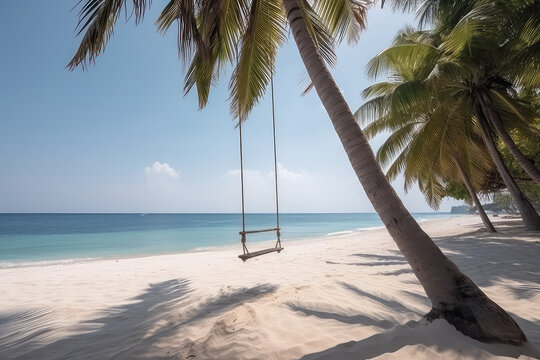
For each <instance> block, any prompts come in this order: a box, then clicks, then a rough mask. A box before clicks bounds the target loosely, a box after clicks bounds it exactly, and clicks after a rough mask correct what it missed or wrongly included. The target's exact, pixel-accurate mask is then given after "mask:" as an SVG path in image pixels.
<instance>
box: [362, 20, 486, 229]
mask: <svg viewBox="0 0 540 360" xmlns="http://www.w3.org/2000/svg"><path fill="white" fill-rule="evenodd" d="M411 31H412V30H411V29H410V28H407V29H406V30H405V31H403V32H402V33H400V34H398V36H397V37H396V41H395V46H398V45H399V44H402V43H408V42H409V40H408V37H411V36H412V37H414V35H415V34H414V33H412V34H411ZM387 62H388V65H389V66H391V67H392V68H393V72H392V74H391V76H390V78H391V79H392V81H387V82H380V83H377V84H374V85H372V86H370V87H368V88H367V89H365V90H364V96H365V97H367V98H369V100H368V101H367V102H366V103H365V104H364V105H363V106H361V107H360V109H358V111H357V112H356V114H355V116H356V117H357V118H358V119H359V120H360V121H361V122H363V123H368V124H369V125H368V126H367V127H366V128H365V129H364V132H365V134H366V135H367V136H368V138H371V137H374V136H375V135H377V134H379V133H382V132H385V131H390V132H391V135H390V136H389V137H388V138H387V139H386V141H385V142H384V144H383V145H382V146H381V147H380V148H379V149H378V151H377V160H378V161H379V163H381V165H382V166H386V165H389V164H390V163H391V165H390V167H389V168H388V171H387V174H386V177H387V178H388V179H389V180H393V179H395V178H396V176H397V175H398V174H400V173H401V172H403V174H404V175H405V191H407V190H408V189H409V188H410V186H411V185H412V184H413V183H415V182H417V183H418V186H419V188H420V190H421V191H422V192H423V193H424V196H425V198H426V201H427V202H428V203H429V205H430V206H431V207H433V208H434V209H436V210H437V209H438V208H439V205H440V202H441V200H442V199H443V198H444V197H445V196H446V192H445V190H446V188H445V184H446V183H447V182H449V181H456V182H459V181H462V182H463V184H465V187H466V188H467V190H468V192H469V196H470V198H471V200H472V202H473V203H474V205H476V208H477V209H478V213H479V215H480V217H481V219H482V221H483V223H484V226H485V227H486V229H487V230H488V231H489V232H496V230H495V227H494V226H493V224H492V223H491V221H490V220H489V218H488V216H487V214H486V213H485V211H484V209H483V207H482V205H481V203H480V200H479V199H478V196H477V195H476V191H475V189H474V188H475V185H473V183H475V184H476V186H477V187H478V186H479V184H483V183H484V180H485V177H486V176H487V175H489V174H490V172H491V171H492V169H493V162H492V161H490V159H489V155H488V154H487V151H486V149H485V146H483V144H481V140H480V139H478V136H477V135H476V133H475V132H474V131H473V129H472V127H471V124H472V121H471V119H470V118H471V114H470V112H468V111H467V107H466V106H455V104H454V106H455V107H454V109H452V108H449V107H448V106H446V104H441V103H440V102H438V101H437V100H438V99H437V97H435V96H434V94H433V92H431V91H429V89H428V88H426V87H425V84H424V83H423V82H422V80H423V76H425V74H426V72H429V70H430V69H429V65H430V64H429V62H417V63H403V62H394V61H393V59H392V58H389V59H387ZM426 65H427V66H428V68H427V69H426ZM458 105H462V104H458Z"/></svg>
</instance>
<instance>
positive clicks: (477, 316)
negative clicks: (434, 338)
mask: <svg viewBox="0 0 540 360" xmlns="http://www.w3.org/2000/svg"><path fill="white" fill-rule="evenodd" d="M482 295H483V296H482ZM425 318H426V319H427V320H428V321H429V322H431V321H433V320H435V319H444V320H446V321H448V322H449V323H450V324H452V325H454V327H455V328H456V329H457V330H458V331H460V332H462V333H463V334H465V335H467V336H469V337H471V338H473V339H475V340H478V341H482V342H488V343H503V344H513V345H521V344H524V343H526V342H527V337H526V336H525V334H524V333H523V331H521V329H520V328H519V326H518V325H517V324H516V322H515V321H514V320H513V319H512V318H511V317H510V315H508V314H507V313H506V311H504V310H503V309H502V308H501V307H500V306H498V305H497V304H495V303H494V302H493V301H491V300H490V299H489V298H488V297H487V296H485V295H484V294H481V296H473V297H470V298H468V299H464V300H462V301H461V302H460V303H459V304H456V305H454V306H443V307H442V308H441V309H435V308H432V309H431V311H430V312H429V313H428V314H427V315H426V316H425Z"/></svg>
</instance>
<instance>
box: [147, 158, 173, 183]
mask: <svg viewBox="0 0 540 360" xmlns="http://www.w3.org/2000/svg"><path fill="white" fill-rule="evenodd" d="M144 172H145V173H146V177H147V178H148V179H159V180H175V179H178V178H179V177H180V175H179V173H178V171H176V170H174V169H173V168H172V167H170V165H169V164H167V163H163V164H162V163H160V162H159V161H156V162H154V163H153V164H152V166H146V167H145V168H144Z"/></svg>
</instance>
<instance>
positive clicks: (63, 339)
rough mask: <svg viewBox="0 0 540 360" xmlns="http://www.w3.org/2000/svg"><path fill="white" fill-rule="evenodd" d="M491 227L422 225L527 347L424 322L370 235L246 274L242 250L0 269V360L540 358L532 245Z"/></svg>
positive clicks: (512, 230)
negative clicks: (502, 312) (504, 313)
mask: <svg viewBox="0 0 540 360" xmlns="http://www.w3.org/2000/svg"><path fill="white" fill-rule="evenodd" d="M492 219H493V221H494V224H495V226H496V227H497V228H498V229H499V232H498V233H497V234H488V233H487V232H485V231H483V230H482V229H481V223H480V219H479V218H478V217H476V216H461V217H455V218H448V219H437V220H430V221H426V222H423V223H422V224H421V225H422V227H423V228H424V229H425V230H426V231H427V232H428V233H429V234H430V235H431V236H432V237H433V238H434V239H435V241H436V242H437V244H438V245H439V246H440V247H441V249H442V250H443V251H444V252H445V253H446V254H447V255H448V256H449V257H450V258H451V259H452V260H453V261H454V262H456V263H457V265H458V266H459V267H460V268H461V270H462V271H463V272H465V273H466V274H467V275H468V276H470V277H471V278H472V279H473V280H474V281H475V282H476V284H477V285H479V286H480V287H481V288H482V290H484V291H485V292H486V293H487V294H488V295H489V296H490V297H491V298H492V299H493V300H494V301H495V302H497V303H498V304H499V305H501V306H502V307H503V308H505V309H506V310H507V311H508V312H509V313H510V314H511V315H512V316H513V318H514V319H515V320H516V322H517V323H518V324H519V325H520V327H521V328H522V329H523V331H524V332H525V334H526V335H527V337H528V338H529V341H530V345H528V346H525V347H520V348H517V347H513V346H506V345H493V344H483V343H480V342H477V341H475V340H472V339H470V338H467V337H465V336H463V335H462V334H460V333H458V332H457V331H456V330H455V329H454V328H453V327H452V326H451V325H449V324H448V323H446V322H444V321H441V320H437V321H434V322H433V323H430V324H426V323H425V322H424V321H422V320H421V318H422V316H423V315H424V314H425V313H427V312H428V311H429V309H430V305H429V301H428V300H427V298H426V296H425V295H424V293H423V289H422V288H421V286H420V285H419V283H418V281H417V280H416V278H415V277H414V276H413V274H412V272H411V270H410V268H409V266H408V265H407V263H406V262H405V260H404V258H403V257H402V256H401V255H400V253H399V252H398V251H397V248H396V246H395V244H394V243H393V242H392V240H391V238H390V237H389V235H388V234H387V233H386V230H384V229H376V230H369V231H362V232H359V233H356V234H352V235H343V236H334V237H326V238H318V239H312V240H302V241H296V242H287V241H285V242H284V246H285V251H283V252H282V253H281V254H279V255H277V254H270V255H266V256H262V257H259V258H256V259H252V260H249V261H248V262H246V263H242V262H241V261H240V260H239V259H238V258H237V255H238V253H239V251H240V246H238V247H237V248H234V249H233V248H226V249H219V250H212V251H205V252H194V253H185V254H173V255H162V256H149V257H140V258H125V259H107V260H96V261H87V262H76V263H69V264H56V265H39V266H25V267H16V268H3V269H0V287H1V289H0V294H1V296H0V358H2V359H12V358H13V359H14V358H20V359H108V358H115V359H133V358H149V359H161V358H163V359H498V358H505V357H510V358H518V357H519V358H520V359H525V358H537V357H538V354H539V353H538V351H537V350H536V348H538V347H540V262H539V260H538V259H539V258H540V242H539V241H540V239H539V237H538V235H537V234H535V233H532V232H527V231H525V230H524V229H523V227H522V226H521V224H520V221H519V220H517V219H510V218H504V217H495V218H492ZM256 247H257V246H256V245H254V248H256ZM535 347H536V348H535ZM520 352H521V353H523V354H526V355H520Z"/></svg>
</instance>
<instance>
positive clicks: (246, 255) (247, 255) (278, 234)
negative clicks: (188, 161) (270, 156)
mask: <svg viewBox="0 0 540 360" xmlns="http://www.w3.org/2000/svg"><path fill="white" fill-rule="evenodd" d="M270 91H271V94H272V133H273V140H274V182H275V197H276V227H274V228H271V229H262V230H249V231H246V214H245V209H244V159H243V151H242V120H241V119H240V120H239V121H238V129H239V133H240V184H241V193H242V231H240V232H239V234H240V236H241V241H242V250H243V254H241V255H238V257H239V258H240V259H242V261H244V262H245V261H246V260H247V259H251V258H253V257H256V256H261V255H264V254H269V253H272V252H278V253H280V252H281V250H283V248H282V247H281V228H280V227H279V199H278V178H277V170H278V168H277V151H276V115H275V111H274V77H273V75H272V76H271V77H270ZM271 231H275V232H276V238H277V240H276V245H275V246H274V247H272V248H268V249H263V250H258V251H254V252H250V251H249V250H248V248H247V245H246V242H247V237H246V235H248V234H257V233H263V232H271Z"/></svg>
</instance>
